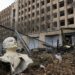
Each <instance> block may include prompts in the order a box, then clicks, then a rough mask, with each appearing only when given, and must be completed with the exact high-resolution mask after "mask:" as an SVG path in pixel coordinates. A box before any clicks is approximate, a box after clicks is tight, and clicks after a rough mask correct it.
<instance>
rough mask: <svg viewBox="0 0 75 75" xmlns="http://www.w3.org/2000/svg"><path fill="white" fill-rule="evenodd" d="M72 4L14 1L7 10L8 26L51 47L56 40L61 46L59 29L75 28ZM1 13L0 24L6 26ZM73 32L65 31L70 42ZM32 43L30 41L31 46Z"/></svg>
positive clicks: (69, 0) (53, 0)
mask: <svg viewBox="0 0 75 75" xmlns="http://www.w3.org/2000/svg"><path fill="white" fill-rule="evenodd" d="M73 2H74V0H16V1H15V3H13V4H12V8H10V10H9V11H10V13H9V14H11V16H10V17H9V18H11V19H10V20H11V21H10V22H11V24H10V26H11V27H12V28H13V29H15V28H16V29H17V30H18V31H19V32H21V33H23V34H28V35H30V36H32V37H35V38H39V40H42V41H45V42H47V43H49V44H51V45H54V46H56V45H57V40H59V43H60V44H62V38H61V35H60V33H61V30H60V28H62V27H63V28H68V27H71V28H72V27H73V28H75V8H74V6H73V5H74V3H73ZM7 9H8V8H7ZM5 10H6V9H5ZM3 11H4V10H3ZM3 11H2V12H1V13H0V14H1V15H0V16H1V17H0V18H1V19H2V20H1V19H0V20H1V21H0V23H2V24H3V25H4V24H5V25H6V23H5V22H6V21H5V19H4V20H3V17H2V15H3ZM5 13H7V11H5ZM9 14H8V15H9ZM4 18H5V16H4ZM8 25H9V24H8ZM6 26H7V25H6ZM8 27H9V26H8ZM73 32H75V31H74V30H66V31H65V33H67V37H68V38H69V39H71V42H72V41H73V42H74V40H73V39H74V35H72V33H73ZM33 42H34V41H32V40H31V44H32V43H33ZM35 42H36V45H38V44H39V43H38V41H35ZM31 44H30V45H31ZM31 46H32V45H31Z"/></svg>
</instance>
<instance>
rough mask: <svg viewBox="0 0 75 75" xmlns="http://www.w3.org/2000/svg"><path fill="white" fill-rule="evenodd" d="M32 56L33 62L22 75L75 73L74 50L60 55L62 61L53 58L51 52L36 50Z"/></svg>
mask: <svg viewBox="0 0 75 75" xmlns="http://www.w3.org/2000/svg"><path fill="white" fill-rule="evenodd" d="M33 56H34V61H35V62H34V63H33V64H32V65H31V66H29V67H28V69H27V70H26V71H25V72H24V74H23V75H75V51H72V52H69V53H65V54H64V55H62V62H59V61H58V60H57V59H55V57H54V55H53V54H49V53H46V52H42V53H40V52H39V53H37V52H36V53H33ZM40 65H43V66H44V68H41V67H40Z"/></svg>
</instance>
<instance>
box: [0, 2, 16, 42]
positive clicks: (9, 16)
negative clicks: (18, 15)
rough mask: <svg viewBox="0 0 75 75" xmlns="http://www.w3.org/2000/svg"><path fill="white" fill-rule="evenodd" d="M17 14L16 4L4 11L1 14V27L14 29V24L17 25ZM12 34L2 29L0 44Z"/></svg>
mask: <svg viewBox="0 0 75 75" xmlns="http://www.w3.org/2000/svg"><path fill="white" fill-rule="evenodd" d="M15 12H16V10H15V3H13V4H11V5H10V6H8V7H7V8H5V9H4V10H2V11H1V12H0V25H3V26H5V27H8V28H13V29H14V26H15V24H13V23H15ZM12 34H13V32H12V31H10V30H7V29H5V28H2V27H0V42H2V41H3V40H4V39H5V38H6V37H8V36H11V35H12Z"/></svg>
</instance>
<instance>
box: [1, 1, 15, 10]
mask: <svg viewBox="0 0 75 75" xmlns="http://www.w3.org/2000/svg"><path fill="white" fill-rule="evenodd" d="M14 1H15V0H0V11H1V10H3V9H5V8H6V7H8V6H9V5H10V4H12V3H13V2H14Z"/></svg>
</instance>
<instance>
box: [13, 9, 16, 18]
mask: <svg viewBox="0 0 75 75" xmlns="http://www.w3.org/2000/svg"><path fill="white" fill-rule="evenodd" d="M15 12H16V10H15V9H14V10H13V17H15Z"/></svg>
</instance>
